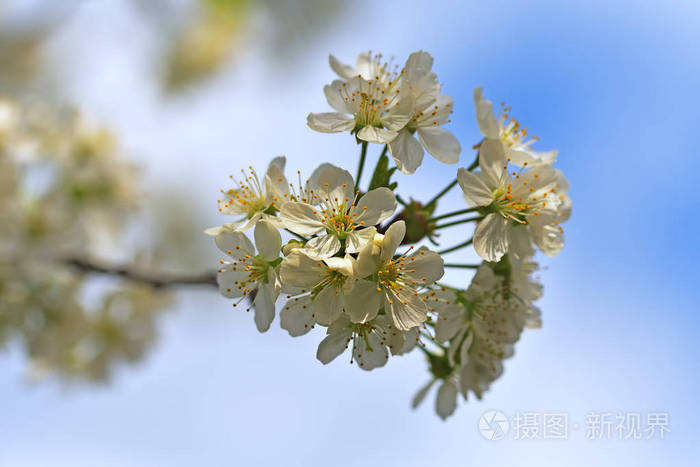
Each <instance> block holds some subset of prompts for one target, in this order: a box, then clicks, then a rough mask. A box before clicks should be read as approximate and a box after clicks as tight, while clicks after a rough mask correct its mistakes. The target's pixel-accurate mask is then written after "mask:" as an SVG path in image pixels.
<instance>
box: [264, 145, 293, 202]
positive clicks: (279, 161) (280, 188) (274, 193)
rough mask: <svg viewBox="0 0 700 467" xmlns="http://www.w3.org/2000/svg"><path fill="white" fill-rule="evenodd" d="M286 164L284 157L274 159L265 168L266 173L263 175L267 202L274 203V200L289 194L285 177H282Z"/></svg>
mask: <svg viewBox="0 0 700 467" xmlns="http://www.w3.org/2000/svg"><path fill="white" fill-rule="evenodd" d="M286 162H287V160H286V158H285V157H284V156H279V157H275V158H274V159H272V162H270V165H269V166H268V167H267V172H266V173H265V188H266V191H267V197H268V202H274V201H275V199H274V198H281V197H282V196H283V195H284V194H286V193H289V184H288V183H287V177H285V176H284V166H285V164H286Z"/></svg>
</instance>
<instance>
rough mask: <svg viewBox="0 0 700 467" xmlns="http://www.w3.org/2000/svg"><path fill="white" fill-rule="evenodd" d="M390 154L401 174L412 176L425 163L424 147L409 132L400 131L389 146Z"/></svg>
mask: <svg viewBox="0 0 700 467" xmlns="http://www.w3.org/2000/svg"><path fill="white" fill-rule="evenodd" d="M389 154H391V157H392V158H393V159H394V163H396V167H398V169H399V171H401V173H405V174H412V173H414V172H415V171H416V169H417V168H418V167H420V165H421V164H422V163H423V155H424V152H423V146H421V145H420V143H419V142H418V141H416V139H415V138H414V137H413V135H412V134H411V132H410V131H408V130H402V131H400V132H399V135H398V136H397V137H396V139H395V140H393V141H392V142H391V143H390V144H389Z"/></svg>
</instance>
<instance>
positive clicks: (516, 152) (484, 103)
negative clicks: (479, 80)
mask: <svg viewBox="0 0 700 467" xmlns="http://www.w3.org/2000/svg"><path fill="white" fill-rule="evenodd" d="M474 106H475V107H476V120H477V123H478V124H479V131H480V132H481V134H482V135H484V136H485V137H486V138H487V139H492V140H495V141H500V142H501V143H502V144H503V147H504V149H505V153H506V156H507V157H508V158H509V159H508V160H509V161H510V162H512V163H513V164H515V165H517V166H520V167H524V166H525V165H529V166H530V167H532V166H535V165H539V164H552V163H553V162H554V160H555V159H556V158H557V151H556V150H554V151H547V152H536V151H533V150H532V145H533V144H534V143H535V142H536V141H537V140H538V138H537V137H535V136H533V137H532V138H528V132H527V129H526V128H523V127H521V126H520V123H518V121H517V120H516V119H514V118H511V117H510V115H509V114H508V111H509V110H510V109H509V108H507V107H506V108H504V109H503V110H502V112H501V115H500V116H499V117H498V118H496V115H495V114H494V111H493V102H491V101H488V100H486V99H484V98H483V96H482V89H481V88H480V87H477V88H475V89H474Z"/></svg>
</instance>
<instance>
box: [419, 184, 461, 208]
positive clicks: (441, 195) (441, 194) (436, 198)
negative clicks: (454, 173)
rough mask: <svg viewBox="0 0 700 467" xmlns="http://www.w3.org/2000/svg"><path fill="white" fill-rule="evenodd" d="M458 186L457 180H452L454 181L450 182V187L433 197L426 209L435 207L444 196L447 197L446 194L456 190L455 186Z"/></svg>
mask: <svg viewBox="0 0 700 467" xmlns="http://www.w3.org/2000/svg"><path fill="white" fill-rule="evenodd" d="M456 184H457V179H456V178H455V179H454V180H452V181H451V182H450V184H449V185H447V186H446V187H445V188H443V189H442V191H441V192H440V193H438V194H437V195H435V196H434V197H433V199H431V200H430V201H428V202H427V204H426V205H425V207H430V206H432V205H434V204H435V203H437V201H438V200H439V199H440V198H442V197H443V196H445V194H446V193H447V192H448V191H450V190H451V189H452V188H454V186H455V185H456Z"/></svg>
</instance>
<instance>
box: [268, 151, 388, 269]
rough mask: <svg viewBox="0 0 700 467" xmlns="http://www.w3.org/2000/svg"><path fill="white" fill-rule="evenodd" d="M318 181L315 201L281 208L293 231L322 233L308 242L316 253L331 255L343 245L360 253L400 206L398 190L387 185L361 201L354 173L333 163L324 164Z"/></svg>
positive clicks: (309, 246)
mask: <svg viewBox="0 0 700 467" xmlns="http://www.w3.org/2000/svg"><path fill="white" fill-rule="evenodd" d="M317 183H318V184H319V187H318V189H317V191H314V192H313V201H312V203H304V202H287V203H285V204H284V205H283V206H282V210H281V212H280V218H281V220H282V222H283V223H284V225H285V227H287V228H288V229H290V230H291V231H293V232H295V233H297V234H299V235H304V236H309V235H314V234H322V235H320V236H318V237H315V238H312V239H311V240H309V241H308V242H307V243H306V246H305V248H306V249H308V250H310V251H311V252H313V254H314V255H316V256H321V257H324V258H327V257H331V256H333V255H334V254H336V253H337V252H338V251H340V249H341V248H342V247H343V246H344V247H345V252H346V253H357V252H358V251H359V250H360V248H362V246H363V245H364V244H365V243H366V242H367V241H369V240H371V239H372V237H374V234H375V233H376V229H375V228H374V226H375V225H376V224H379V223H380V222H382V221H384V220H385V219H388V218H389V216H391V215H392V214H393V213H394V211H395V210H396V198H395V197H394V194H393V193H392V192H391V190H389V189H388V188H384V187H382V188H376V189H374V190H370V191H369V192H367V193H366V194H365V195H364V196H362V198H360V200H359V201H357V194H356V193H354V187H355V182H354V181H353V179H352V176H351V175H350V174H349V173H348V172H347V171H346V170H342V169H340V168H338V167H335V166H332V165H330V164H327V165H326V166H324V170H323V171H322V173H321V174H319V175H318V182H317Z"/></svg>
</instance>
